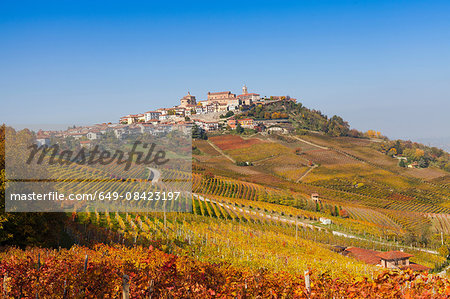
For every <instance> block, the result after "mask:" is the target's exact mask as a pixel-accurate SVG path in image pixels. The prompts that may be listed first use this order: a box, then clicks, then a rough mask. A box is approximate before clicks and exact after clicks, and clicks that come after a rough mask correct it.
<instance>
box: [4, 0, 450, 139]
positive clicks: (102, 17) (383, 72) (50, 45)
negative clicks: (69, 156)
mask: <svg viewBox="0 0 450 299" xmlns="http://www.w3.org/2000/svg"><path fill="white" fill-rule="evenodd" d="M91 2H92V1H30V2H26V1H5V0H3V1H1V2H0V38H1V46H0V66H1V67H0V101H1V104H2V105H1V110H0V121H2V122H6V123H68V124H77V123H98V122H104V121H117V120H118V118H119V117H120V116H122V115H124V114H128V113H138V112H145V111H148V110H151V109H154V108H158V107H161V106H165V107H167V106H173V105H176V104H178V102H179V99H180V98H181V97H182V96H184V95H185V94H186V92H187V91H188V90H189V91H190V92H191V93H192V94H194V95H195V96H197V98H198V99H204V98H206V93H207V92H208V91H222V90H231V91H233V92H236V93H237V92H240V89H241V87H242V85H243V84H244V83H245V84H247V86H248V88H249V91H251V92H258V93H261V94H262V95H290V96H291V97H295V98H297V99H299V100H300V101H301V102H302V103H304V105H306V106H308V107H310V108H315V109H319V110H321V111H322V112H324V113H325V114H327V115H329V116H332V115H334V114H337V115H341V116H343V117H344V119H346V120H348V121H349V123H350V125H351V126H352V127H354V128H357V129H359V130H367V129H376V130H380V131H381V132H382V133H383V134H386V135H387V136H389V137H391V138H413V139H419V138H431V139H436V138H437V139H439V138H444V139H445V138H449V137H450V132H449V131H450V130H449V128H450V117H449V113H450V112H449V111H450V18H449V17H448V16H449V15H450V2H448V1H318V0H314V1H293V2H287V1H245V2H241V1H224V2H216V1H186V2H182V1H169V2H167V1H159V2H132V1H123V2H115V1H105V2H100V1H95V3H91Z"/></svg>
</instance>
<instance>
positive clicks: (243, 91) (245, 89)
mask: <svg viewBox="0 0 450 299" xmlns="http://www.w3.org/2000/svg"><path fill="white" fill-rule="evenodd" d="M247 93H248V91H247V86H246V85H245V84H244V86H242V94H247Z"/></svg>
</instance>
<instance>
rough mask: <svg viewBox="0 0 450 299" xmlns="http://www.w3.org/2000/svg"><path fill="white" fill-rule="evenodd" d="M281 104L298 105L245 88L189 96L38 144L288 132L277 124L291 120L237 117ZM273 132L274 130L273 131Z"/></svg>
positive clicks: (40, 136) (46, 136)
mask: <svg viewBox="0 0 450 299" xmlns="http://www.w3.org/2000/svg"><path fill="white" fill-rule="evenodd" d="M281 101H289V102H292V103H296V101H297V100H296V99H294V98H291V97H289V96H270V97H261V96H260V94H258V93H250V92H248V89H247V86H246V85H244V86H243V87H242V94H240V95H236V94H234V93H232V92H231V91H221V92H208V94H207V99H206V100H200V101H197V99H196V97H195V96H194V95H191V94H190V93H189V92H188V93H187V95H185V96H184V97H182V98H181V99H180V104H179V105H177V106H174V107H172V108H159V109H156V110H151V111H147V112H144V113H138V114H128V115H126V116H123V117H121V118H120V119H119V121H118V122H117V123H102V124H96V125H92V126H80V127H77V126H73V127H70V128H68V129H67V130H65V131H42V130H41V131H39V132H38V133H37V143H38V144H41V145H43V144H50V139H51V138H52V137H64V138H66V137H73V138H74V139H77V140H80V144H81V145H82V146H89V145H90V143H91V141H93V140H97V139H102V138H104V137H105V136H106V135H107V134H114V136H115V137H116V138H118V139H123V138H125V137H126V136H129V135H133V134H139V133H151V134H159V133H164V132H168V131H171V130H174V129H176V130H181V131H187V130H190V128H191V127H192V126H194V125H197V126H198V127H199V128H201V129H202V130H204V131H206V132H209V131H217V130H219V129H225V128H229V129H236V127H238V126H241V127H242V128H243V129H254V130H256V131H258V132H262V131H265V130H266V129H267V128H269V127H273V128H271V130H277V131H279V130H285V129H284V128H281V127H280V126H274V125H277V124H283V123H285V124H287V123H288V120H287V116H286V117H283V115H281V116H279V117H277V118H276V119H272V118H270V119H262V120H255V119H253V118H245V117H244V118H243V117H236V116H238V115H239V114H241V113H242V112H245V111H248V110H249V109H251V108H253V107H255V106H258V105H259V106H264V105H267V104H272V103H276V102H281ZM269 131H270V130H269Z"/></svg>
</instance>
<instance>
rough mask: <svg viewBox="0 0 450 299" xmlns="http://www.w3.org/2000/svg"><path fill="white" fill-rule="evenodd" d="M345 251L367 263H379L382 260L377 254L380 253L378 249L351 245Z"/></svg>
mask: <svg viewBox="0 0 450 299" xmlns="http://www.w3.org/2000/svg"><path fill="white" fill-rule="evenodd" d="M345 252H346V253H347V255H349V256H351V257H354V258H356V259H357V260H360V261H362V262H365V263H367V264H372V265H378V264H379V263H380V262H381V260H380V258H379V257H378V256H377V254H378V253H379V252H378V251H374V250H369V249H364V248H359V247H349V248H347V249H345Z"/></svg>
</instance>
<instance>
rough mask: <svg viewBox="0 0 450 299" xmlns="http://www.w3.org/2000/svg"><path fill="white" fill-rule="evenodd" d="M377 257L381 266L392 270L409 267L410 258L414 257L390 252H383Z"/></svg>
mask: <svg viewBox="0 0 450 299" xmlns="http://www.w3.org/2000/svg"><path fill="white" fill-rule="evenodd" d="M377 256H378V257H379V258H380V261H381V266H383V267H384V268H390V269H392V268H400V267H403V266H409V258H410V257H413V256H414V255H412V254H409V253H406V252H401V251H388V252H381V253H379V254H378V255H377Z"/></svg>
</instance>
